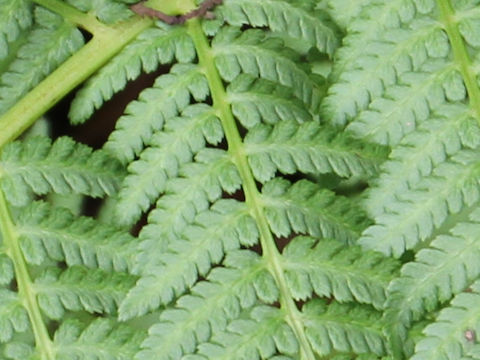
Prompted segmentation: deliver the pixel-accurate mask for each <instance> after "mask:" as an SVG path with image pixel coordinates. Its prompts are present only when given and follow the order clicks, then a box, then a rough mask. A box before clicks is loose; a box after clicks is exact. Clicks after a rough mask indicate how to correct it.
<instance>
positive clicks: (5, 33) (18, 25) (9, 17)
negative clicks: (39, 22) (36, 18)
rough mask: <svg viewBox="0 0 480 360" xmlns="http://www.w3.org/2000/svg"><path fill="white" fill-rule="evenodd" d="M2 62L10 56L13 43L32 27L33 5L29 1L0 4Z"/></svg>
mask: <svg viewBox="0 0 480 360" xmlns="http://www.w3.org/2000/svg"><path fill="white" fill-rule="evenodd" d="M0 7H1V8H2V12H1V13H0V24H1V25H0V60H3V59H4V58H5V57H7V56H8V55H9V52H10V51H9V48H10V46H11V45H12V43H15V41H16V40H17V39H18V38H19V37H20V34H21V33H22V32H23V31H24V30H26V29H28V28H29V27H30V26H31V25H32V4H31V2H30V1H29V0H15V1H11V0H2V1H1V2H0Z"/></svg>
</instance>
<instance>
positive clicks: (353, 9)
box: [317, 0, 369, 29]
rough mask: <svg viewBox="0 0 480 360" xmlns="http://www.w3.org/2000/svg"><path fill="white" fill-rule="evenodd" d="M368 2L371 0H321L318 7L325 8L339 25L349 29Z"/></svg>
mask: <svg viewBox="0 0 480 360" xmlns="http://www.w3.org/2000/svg"><path fill="white" fill-rule="evenodd" d="M368 3H369V0H357V1H350V0H325V1H321V2H320V4H319V5H317V7H320V9H322V8H323V9H325V10H326V11H327V12H328V14H329V15H330V16H331V17H332V18H333V19H334V20H335V23H336V24H337V25H339V26H340V27H341V28H342V29H347V28H348V27H349V25H350V24H351V23H352V22H353V21H354V20H355V19H356V18H357V17H358V16H360V14H361V11H362V8H363V6H365V5H367V4H368Z"/></svg>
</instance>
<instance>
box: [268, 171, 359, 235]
mask: <svg viewBox="0 0 480 360" xmlns="http://www.w3.org/2000/svg"><path fill="white" fill-rule="evenodd" d="M262 202H263V204H264V206H265V214H266V218H267V220H268V222H269V225H270V227H271V229H272V232H273V233H274V234H276V235H277V236H285V237H286V236H289V235H290V234H292V233H298V234H306V235H312V236H315V237H325V238H332V239H337V240H339V241H342V242H345V243H353V242H354V241H355V240H356V239H357V238H358V235H359V232H360V231H361V229H363V228H364V226H365V223H366V218H365V217H364V215H363V214H362V211H361V209H360V208H357V207H355V204H354V203H353V202H352V201H350V200H349V199H347V198H341V197H336V196H335V195H334V194H333V193H332V192H330V191H329V190H326V189H321V188H320V187H319V186H317V185H316V184H314V183H311V182H309V181H307V180H300V181H298V182H296V183H294V184H293V185H292V184H290V182H288V181H287V180H284V179H280V178H275V179H273V180H271V181H270V182H268V183H267V184H265V185H264V187H263V189H262Z"/></svg>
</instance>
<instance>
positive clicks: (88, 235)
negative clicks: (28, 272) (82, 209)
mask: <svg viewBox="0 0 480 360" xmlns="http://www.w3.org/2000/svg"><path fill="white" fill-rule="evenodd" d="M17 227H18V235H19V236H20V239H19V240H20V245H21V246H22V249H23V252H24V256H25V259H26V260H27V261H28V262H30V263H32V264H40V263H42V262H43V261H45V260H46V259H47V258H50V259H51V260H56V261H65V262H66V263H67V264H68V265H70V266H73V265H85V266H87V267H90V268H96V267H99V268H101V269H104V270H107V271H110V270H112V269H115V270H119V271H121V270H127V269H128V268H129V267H132V253H131V252H132V250H133V247H132V242H133V241H134V240H133V237H132V236H130V235H129V234H128V233H125V232H124V231H121V230H120V229H118V228H115V227H113V226H109V225H105V224H98V223H97V222H95V221H94V220H93V219H90V218H87V217H80V218H75V217H74V216H73V215H72V214H71V213H70V212H69V211H68V210H66V209H63V208H55V209H51V208H50V206H48V205H47V204H46V203H32V204H31V205H29V206H28V207H26V208H23V209H22V211H21V213H19V215H18V218H17Z"/></svg>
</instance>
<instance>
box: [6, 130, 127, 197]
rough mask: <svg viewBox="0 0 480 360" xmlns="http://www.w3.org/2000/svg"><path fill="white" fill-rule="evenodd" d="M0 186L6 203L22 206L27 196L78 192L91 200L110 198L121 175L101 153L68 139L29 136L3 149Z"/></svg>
mask: <svg viewBox="0 0 480 360" xmlns="http://www.w3.org/2000/svg"><path fill="white" fill-rule="evenodd" d="M0 167H1V171H0V174H1V177H0V183H1V187H2V189H3V191H4V192H5V195H6V196H7V199H8V201H9V202H11V203H12V204H13V205H16V206H22V205H25V204H26V203H27V202H28V201H29V200H31V194H36V195H44V194H47V193H49V192H52V191H53V192H56V193H59V194H67V193H70V192H75V193H80V194H84V195H88V196H92V197H100V196H104V195H112V194H113V193H114V192H115V191H116V189H117V188H118V187H119V178H121V177H122V175H123V171H124V170H123V168H122V167H121V165H120V164H119V163H118V162H117V161H116V160H115V159H113V158H112V157H111V156H108V154H107V153H105V152H102V151H95V152H92V149H91V148H89V147H88V146H85V145H83V144H79V143H76V142H75V141H73V140H72V139H70V138H68V137H62V138H59V139H57V140H56V141H55V142H54V143H52V142H51V140H50V139H49V138H46V137H33V138H30V139H28V140H26V141H24V142H23V143H20V142H14V143H12V144H9V145H8V146H6V147H5V148H4V149H3V151H2V153H1V155H0Z"/></svg>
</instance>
